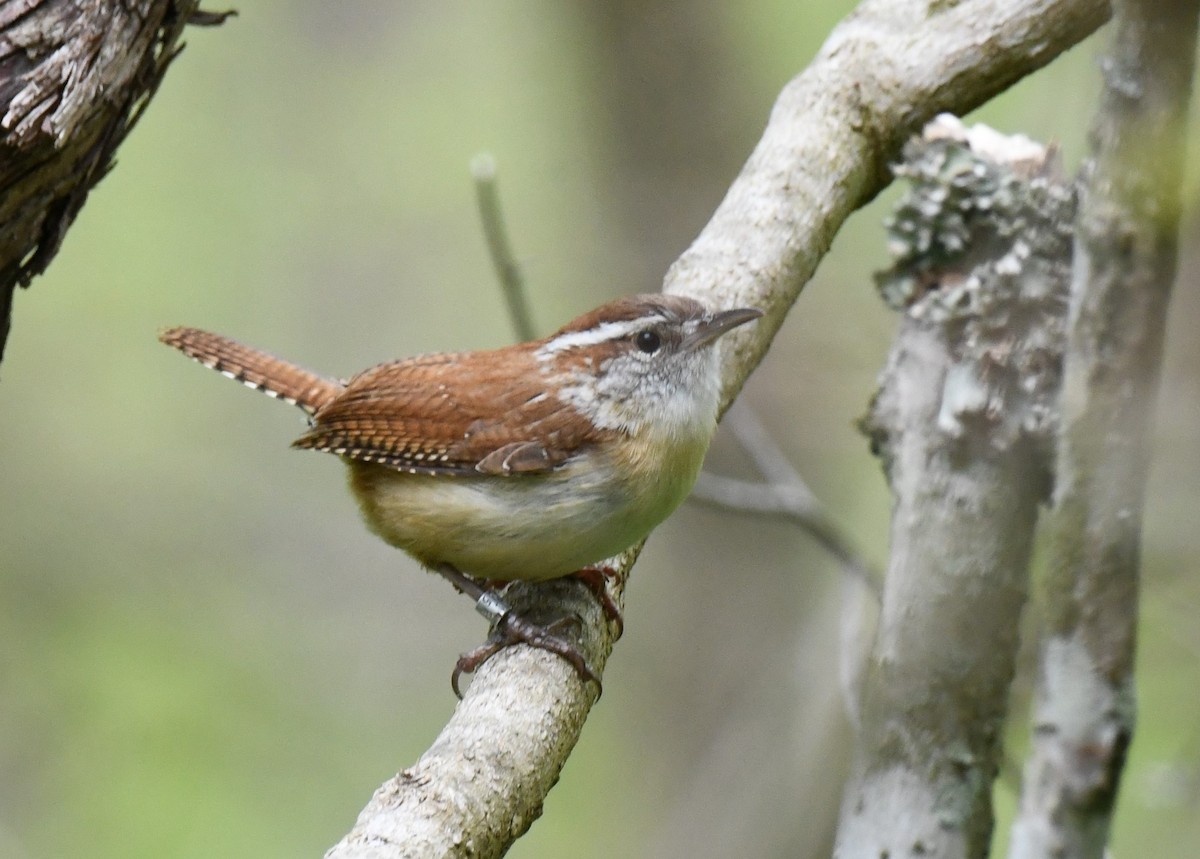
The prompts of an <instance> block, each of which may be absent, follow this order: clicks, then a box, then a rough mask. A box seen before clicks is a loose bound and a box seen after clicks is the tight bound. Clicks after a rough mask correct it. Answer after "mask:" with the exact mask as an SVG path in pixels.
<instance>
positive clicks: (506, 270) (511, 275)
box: [471, 152, 537, 341]
mask: <svg viewBox="0 0 1200 859" xmlns="http://www.w3.org/2000/svg"><path fill="white" fill-rule="evenodd" d="M471 176H472V177H474V179H475V199H476V200H477V201H478V203H479V220H480V223H481V224H482V226H483V235H484V238H485V239H487V246H488V256H490V257H491V259H492V265H494V266H495V267H496V277H497V278H498V279H499V281H500V288H501V290H502V291H503V292H504V300H505V302H506V303H507V305H508V318H509V319H510V320H511V321H512V326H513V330H514V331H515V332H516V334H517V340H518V341H521V340H532V339H534V338H535V337H537V333H536V331H535V329H534V327H533V314H532V313H531V312H530V310H529V299H528V297H527V296H526V295H525V281H524V278H522V277H521V267H520V266H519V265H518V264H517V258H516V256H515V255H514V254H513V250H512V243H511V242H510V241H509V239H508V230H507V228H506V227H505V225H504V214H503V212H502V211H501V209H500V195H499V193H498V192H497V191H496V160H495V159H494V158H492V156H491V155H489V154H487V153H486V152H484V153H480V154H479V155H476V156H475V157H474V158H473V159H471Z"/></svg>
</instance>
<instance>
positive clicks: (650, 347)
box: [633, 328, 662, 355]
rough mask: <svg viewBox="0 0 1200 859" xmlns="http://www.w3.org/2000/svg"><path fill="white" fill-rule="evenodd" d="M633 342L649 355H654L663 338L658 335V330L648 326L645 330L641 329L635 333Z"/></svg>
mask: <svg viewBox="0 0 1200 859" xmlns="http://www.w3.org/2000/svg"><path fill="white" fill-rule="evenodd" d="M633 343H634V345H635V346H637V347H638V348H639V349H641V350H642V351H643V352H645V353H646V354H647V355H652V354H653V353H655V352H657V351H658V347H659V346H661V345H662V338H661V337H659V336H658V332H657V331H652V330H650V329H649V328H647V329H646V330H645V331H639V332H638V333H637V334H636V335H634V338H633Z"/></svg>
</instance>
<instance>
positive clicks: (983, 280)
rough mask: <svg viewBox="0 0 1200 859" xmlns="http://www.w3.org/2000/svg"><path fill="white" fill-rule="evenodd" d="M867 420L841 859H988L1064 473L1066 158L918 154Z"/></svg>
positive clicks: (965, 145)
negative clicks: (1059, 433)
mask: <svg viewBox="0 0 1200 859" xmlns="http://www.w3.org/2000/svg"><path fill="white" fill-rule="evenodd" d="M898 172H899V173H900V175H902V176H904V177H905V178H907V179H908V180H909V181H910V182H911V183H912V186H913V187H912V189H911V190H910V191H909V193H908V195H907V196H906V198H905V199H904V200H903V201H902V203H901V205H900V206H899V207H898V210H897V212H896V214H895V215H894V216H893V218H892V220H891V225H890V230H889V246H891V247H892V248H893V249H894V250H893V252H894V253H895V252H899V260H898V262H897V264H896V265H895V267H894V268H893V269H892V271H890V272H888V273H887V275H886V276H885V277H883V278H881V282H880V288H881V291H882V293H883V295H884V297H885V298H886V299H887V300H888V302H889V303H890V304H892V305H893V306H897V307H900V308H903V309H904V312H905V315H904V319H903V321H902V322H901V325H900V331H899V333H898V334H897V337H896V342H895V344H894V345H893V347H892V352H891V355H890V356H889V359H888V363H887V367H886V369H885V370H884V372H883V376H882V378H881V380H880V388H879V392H878V393H877V394H876V397H875V400H874V402H873V403H872V406H871V412H870V414H869V415H868V416H867V418H866V419H865V421H864V428H865V429H866V430H867V431H868V433H869V435H870V436H871V439H872V448H873V449H874V450H876V451H877V453H878V454H879V455H880V457H881V458H882V460H883V462H884V468H885V471H886V472H887V476H888V482H889V485H890V486H891V489H892V493H893V495H894V497H895V502H894V507H893V511H892V530H891V548H890V555H891V557H890V561H889V565H888V570H887V576H886V578H885V583H884V593H883V604H882V612H881V615H880V620H879V628H878V633H877V637H876V642H875V648H874V651H873V653H872V655H871V661H870V665H869V668H868V677H867V682H866V689H865V694H864V708H863V720H862V730H861V732H860V736H859V744H858V755H857V759H856V761H855V766H854V773H853V775H852V777H851V779H850V782H849V784H848V785H847V787H846V793H845V798H844V801H843V805H842V819H841V825H840V827H839V831H838V841H837V848H836V852H835V855H837V856H842V857H846V859H852V857H860V856H895V857H899V856H921V855H929V856H938V857H943V859H954V857H982V856H986V855H987V850H988V845H989V843H990V840H991V832H992V825H993V821H992V809H991V790H992V782H993V781H994V779H995V776H996V773H997V771H998V769H999V764H1000V760H1001V756H1002V748H1001V744H1000V737H1001V733H1002V728H1003V725H1004V718H1005V713H1006V705H1007V700H1008V688H1009V684H1010V683H1011V681H1012V676H1013V673H1014V670H1015V660H1016V653H1017V640H1018V625H1019V620H1020V616H1021V610H1022V608H1023V606H1024V602H1025V595H1026V591H1027V586H1028V578H1029V557H1030V553H1031V550H1032V544H1033V532H1034V523H1035V521H1036V519H1037V510H1038V505H1039V504H1040V503H1041V502H1042V501H1043V500H1044V499H1045V498H1046V496H1047V494H1048V491H1049V486H1050V461H1049V459H1050V457H1049V455H1048V452H1049V451H1050V450H1052V443H1053V438H1054V432H1055V430H1056V428H1057V423H1056V421H1055V410H1054V404H1055V402H1056V400H1057V396H1058V390H1059V381H1060V368H1061V356H1062V349H1063V343H1064V340H1065V337H1064V327H1065V309H1066V296H1067V289H1068V284H1069V280H1070V270H1071V268H1070V253H1071V232H1070V229H1069V224H1070V223H1071V222H1072V220H1073V214H1074V195H1073V193H1072V191H1071V190H1070V186H1069V185H1068V183H1067V182H1066V181H1065V180H1064V179H1063V178H1062V177H1061V175H1059V171H1058V170H1057V165H1056V164H1055V162H1054V158H1053V155H1052V154H1050V153H1048V152H1047V151H1046V150H1045V149H1043V148H1042V147H1039V146H1036V145H1034V144H1032V143H1030V142H1029V141H1028V140H1025V139H1022V138H1005V137H1000V136H999V135H996V134H994V133H989V131H988V130H987V129H982V128H978V129H973V130H972V131H971V133H970V135H969V136H968V134H967V133H966V131H965V130H964V129H962V128H961V126H960V125H959V124H958V123H957V120H952V119H950V118H943V119H942V120H939V121H938V122H935V123H932V124H931V125H930V126H929V128H928V129H926V132H925V136H924V138H923V139H922V140H921V141H919V142H917V141H915V142H914V143H913V145H912V146H911V147H910V148H909V151H908V152H907V155H906V158H905V161H904V163H903V165H902V166H901V167H900V168H899V170H898Z"/></svg>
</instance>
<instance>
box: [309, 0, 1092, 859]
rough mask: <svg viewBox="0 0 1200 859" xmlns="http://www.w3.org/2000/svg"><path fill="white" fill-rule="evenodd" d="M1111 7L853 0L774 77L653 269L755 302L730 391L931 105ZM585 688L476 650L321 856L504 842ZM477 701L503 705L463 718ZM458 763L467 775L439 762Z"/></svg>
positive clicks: (577, 608) (572, 721)
mask: <svg viewBox="0 0 1200 859" xmlns="http://www.w3.org/2000/svg"><path fill="white" fill-rule="evenodd" d="M1108 14H1109V11H1108V4H1107V2H1105V0H976V2H970V3H958V4H953V3H944V4H931V3H928V2H920V1H919V0H865V2H863V3H862V4H861V5H860V6H859V7H858V8H857V9H856V11H855V12H854V13H853V14H852V15H851V16H850V17H849V18H847V19H846V20H845V21H844V22H843V23H842V24H841V25H839V26H838V28H837V29H836V30H835V31H834V33H833V34H832V35H831V36H830V38H829V40H828V42H827V43H826V45H825V47H824V48H823V49H822V51H821V52H820V54H819V55H818V57H817V58H816V59H815V60H814V62H813V64H812V65H811V66H810V67H809V68H808V69H807V70H806V71H805V72H803V73H802V74H801V75H800V76H798V77H797V78H795V79H794V80H793V81H792V82H791V83H789V84H788V85H787V87H786V88H785V89H784V91H783V93H782V94H781V95H780V97H779V99H778V101H777V102H776V105H775V108H774V110H773V111H772V114H771V118H770V121H769V123H768V125H767V128H766V130H765V132H764V134H763V137H762V139H761V140H760V142H759V144H758V146H757V147H756V149H755V151H754V153H753V154H752V155H751V157H750V160H749V161H748V162H747V164H746V166H745V167H744V168H743V170H742V172H741V175H740V176H739V177H738V179H737V180H736V181H735V182H734V184H733V186H732V187H731V188H730V190H729V192H728V194H727V195H726V197H725V199H724V201H723V202H722V203H721V205H720V206H719V207H718V209H717V211H716V213H715V214H714V216H713V218H712V220H711V221H710V222H709V224H708V226H707V227H705V229H704V231H703V232H702V233H701V234H700V236H699V237H698V238H697V240H696V242H695V243H694V244H693V245H692V246H691V248H689V249H688V251H687V252H686V253H684V255H683V256H682V257H680V259H679V260H678V261H677V262H676V263H675V264H674V266H672V268H671V270H670V272H669V273H668V275H667V277H666V282H665V284H664V288H665V289H666V290H667V291H670V292H680V293H687V294H691V295H695V296H697V297H700V298H702V299H704V300H705V301H707V302H709V303H710V304H713V305H716V306H723V307H733V306H745V305H754V306H758V307H761V308H763V309H764V310H765V311H766V314H767V315H766V316H765V317H764V318H763V319H762V320H760V321H759V322H758V323H757V324H756V325H754V326H750V328H751V329H753V330H747V331H743V332H735V333H734V334H731V335H730V337H729V338H726V340H727V342H726V343H725V345H724V349H723V355H724V360H725V368H724V376H723V378H724V391H725V397H724V402H725V404H726V405H727V404H728V403H729V402H731V401H732V399H733V398H734V396H735V395H736V393H737V392H738V391H739V390H740V389H741V386H742V385H743V383H744V382H745V380H746V377H747V376H748V375H749V374H750V372H751V371H752V370H753V369H754V367H755V366H757V364H758V362H759V361H761V360H762V358H763V356H764V355H765V354H766V352H767V350H768V348H769V347H770V342H771V339H772V338H773V336H774V334H775V332H776V331H777V330H778V329H779V326H780V325H781V324H782V322H783V319H784V316H785V315H786V313H787V310H788V308H789V307H790V306H791V304H792V302H793V301H795V299H796V297H797V296H798V295H799V292H800V290H801V288H802V287H803V285H804V283H805V282H806V281H807V280H808V278H809V277H810V276H811V275H812V273H813V270H814V269H815V268H816V265H817V262H818V261H819V260H820V258H821V256H822V255H823V254H824V253H825V251H826V250H827V249H828V247H829V244H830V242H831V241H832V239H833V236H834V234H835V233H836V232H837V230H838V228H839V227H840V226H841V224H842V222H843V221H844V220H845V219H846V218H847V217H848V216H849V215H850V213H851V212H853V211H854V210H855V209H856V208H858V207H859V206H861V205H863V204H864V203H866V202H868V201H869V200H870V199H871V198H872V197H874V195H875V194H876V193H878V192H879V190H880V189H881V188H882V187H883V186H884V185H885V184H886V183H887V182H888V178H889V172H888V165H889V163H890V162H891V161H892V160H893V159H895V158H896V156H897V155H898V153H899V149H900V145H901V144H902V142H903V141H905V140H906V139H907V138H908V137H909V136H910V135H911V134H912V133H913V132H915V131H916V130H918V129H919V128H920V127H921V126H922V125H923V123H924V122H925V121H926V120H928V119H929V118H931V117H932V116H934V115H935V114H937V113H938V112H940V111H944V110H950V111H955V112H959V113H962V112H966V111H969V110H971V109H972V108H974V107H976V106H978V105H979V104H982V103H983V102H984V101H986V100H987V99H988V98H990V97H991V96H993V95H995V94H996V93H998V92H1001V91H1002V90H1003V89H1005V88H1006V87H1007V86H1009V85H1010V84H1012V83H1013V82H1015V81H1016V80H1018V79H1019V78H1021V77H1022V76H1024V75H1026V74H1029V73H1030V72H1032V71H1035V70H1036V69H1038V68H1040V67H1041V66H1043V65H1045V64H1046V63H1047V62H1049V61H1050V60H1051V59H1053V58H1054V57H1055V56H1057V55H1058V54H1059V53H1061V52H1062V51H1064V50H1066V49H1067V48H1069V47H1071V46H1072V45H1074V44H1075V43H1076V42H1078V41H1079V40H1081V39H1083V38H1084V37H1086V36H1087V35H1088V34H1089V33H1091V32H1092V31H1093V30H1095V29H1096V28H1097V27H1098V26H1100V25H1101V24H1102V23H1103V22H1104V21H1105V20H1106V19H1107V17H1108ZM635 556H636V553H630V554H628V556H627V557H626V558H625V559H624V561H623V562H622V563H621V565H620V570H621V572H622V574H627V573H628V571H629V569H630V567H631V565H632V562H633V559H634V557H635ZM544 587H545V586H544ZM549 587H553V588H555V589H558V588H563V589H564V590H563V591H562V592H563V593H569V594H571V595H572V599H574V600H576V601H575V602H574V603H570V602H568V603H564V604H560V605H557V606H555V604H554V600H553V599H551V600H549V601H548V603H547V605H548V606H549V607H553V611H552V613H557V615H558V616H564V615H567V614H570V613H572V612H576V613H578V612H581V611H583V610H584V603H586V602H587V600H586V599H584V598H583V597H581V595H580V593H579V591H578V590H576V589H575V587H574V586H573V585H572V584H571V583H555V584H553V585H551V586H549ZM580 599H582V600H583V602H579V600H580ZM585 616H586V617H587V618H588V619H589V620H588V622H587V623H585V625H584V629H583V638H584V645H583V646H584V649H585V653H588V654H589V657H590V658H591V657H592V655H593V654H594V658H593V661H592V664H593V665H594V666H595V667H596V668H597V669H598V670H599V669H602V668H603V663H604V657H605V656H606V654H607V652H608V650H609V648H610V647H611V632H610V630H609V629H608V625H607V624H604V623H603V622H602V620H601V618H600V615H599V613H598V612H596V611H594V607H593V610H591V611H588V612H586V614H585ZM697 634H702V631H698V633H697ZM481 696H486V697H487V698H489V699H492V703H491V704H489V705H487V706H485V705H484V703H483V702H482V701H478V700H477V699H478V698H480V697H481ZM592 698H593V693H592V692H591V691H590V690H589V689H588V688H587V687H584V686H582V685H581V682H580V680H579V679H578V677H577V676H576V675H575V674H574V672H573V671H572V670H571V669H570V668H569V667H567V666H566V665H564V664H562V661H561V660H560V659H558V657H555V656H553V655H551V654H548V653H543V652H530V651H529V650H528V649H527V648H524V647H518V648H513V649H511V650H510V652H506V653H505V654H503V655H502V657H501V658H497V659H493V660H491V661H489V662H488V663H486V664H485V665H484V666H483V667H482V668H481V669H480V671H479V673H478V676H477V677H476V679H475V681H474V683H473V685H472V687H471V689H470V690H469V691H468V693H467V696H466V700H465V701H464V702H463V704H462V705H460V708H459V711H458V712H456V714H455V716H454V717H453V718H452V720H451V723H450V724H449V725H448V726H447V728H446V730H445V732H444V733H443V734H442V736H440V737H439V738H438V740H437V741H436V743H435V745H434V747H433V748H432V749H431V750H430V751H429V752H428V753H427V754H426V755H425V756H423V757H422V759H421V761H419V762H418V763H417V764H416V765H415V766H414V767H413V768H410V769H409V770H406V771H405V772H404V773H401V774H400V775H399V776H397V777H396V778H395V779H393V780H391V781H389V782H388V783H387V784H385V785H384V786H383V787H382V788H380V790H379V791H378V792H377V793H376V796H375V798H374V799H373V800H372V802H371V804H370V805H369V806H368V807H367V809H365V810H364V811H363V813H362V814H361V815H360V817H359V821H358V823H357V824H356V825H355V827H354V829H353V830H352V831H351V832H350V833H349V834H348V835H347V836H346V838H345V839H343V841H342V842H340V843H339V844H338V845H336V846H335V847H334V848H332V849H331V851H330V852H329V854H327V855H329V856H336V857H339V859H344V857H350V856H356V857H357V856H372V857H399V856H472V857H485V856H499V855H502V854H503V853H504V851H505V850H506V849H507V848H508V846H509V844H511V839H513V838H515V837H517V836H518V835H520V833H521V832H523V831H524V830H525V829H526V828H527V827H528V826H529V824H530V822H531V821H532V820H533V819H535V818H536V817H537V815H538V814H539V813H540V810H541V806H542V802H543V800H544V798H545V792H546V791H547V790H548V789H549V787H550V785H551V784H553V780H554V778H555V776H556V775H557V773H558V772H559V770H560V769H561V768H562V765H563V763H564V761H565V759H566V756H567V755H568V754H569V752H570V750H571V747H572V746H573V744H574V741H575V739H576V737H577V736H578V731H579V727H580V726H581V725H582V722H583V720H584V718H585V717H586V713H587V711H588V708H589V707H590V706H591V703H592ZM490 712H504V713H506V714H507V717H508V718H507V719H506V720H499V721H495V720H486V727H483V726H481V725H480V724H476V723H475V720H476V719H477V718H478V719H483V718H484V716H483V715H482V714H484V713H490ZM509 720H511V724H512V726H513V729H512V730H510V729H509V728H508V727H507V725H508V724H509ZM532 726H536V728H534V727H532ZM427 759H430V760H429V763H428V765H427V764H426V760H427ZM456 760H457V761H462V762H465V763H468V764H469V766H470V778H463V777H460V776H459V775H457V774H455V773H453V772H452V770H453V767H446V766H444V765H443V764H444V762H446V761H456ZM483 809H486V818H487V819H486V820H485V819H483V817H481V815H480V813H479V812H480V810H483Z"/></svg>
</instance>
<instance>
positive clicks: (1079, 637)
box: [1009, 0, 1200, 859]
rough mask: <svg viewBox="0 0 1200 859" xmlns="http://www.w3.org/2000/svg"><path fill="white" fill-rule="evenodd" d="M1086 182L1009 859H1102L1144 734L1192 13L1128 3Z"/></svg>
mask: <svg viewBox="0 0 1200 859" xmlns="http://www.w3.org/2000/svg"><path fill="white" fill-rule="evenodd" d="M1114 6H1115V12H1116V18H1117V27H1116V35H1115V43H1114V46H1113V48H1112V50H1111V53H1110V55H1109V58H1108V59H1107V61H1106V62H1105V63H1104V66H1103V68H1104V76H1105V79H1104V92H1103V96H1102V101H1101V105H1100V110H1099V112H1098V114H1097V117H1096V120H1095V124H1094V126H1093V146H1094V158H1093V160H1092V163H1091V164H1090V165H1088V167H1087V168H1086V171H1085V176H1084V180H1083V190H1082V197H1081V202H1080V211H1079V222H1078V227H1077V239H1076V248H1075V275H1074V283H1073V286H1072V296H1071V319H1072V323H1073V324H1072V327H1071V331H1070V334H1069V342H1068V351H1067V355H1066V359H1065V366H1064V381H1063V397H1062V412H1063V417H1062V420H1063V427H1062V434H1061V438H1060V441H1059V448H1058V474H1057V483H1056V487H1055V504H1054V512H1053V515H1052V517H1051V527H1050V534H1051V547H1052V548H1051V559H1050V572H1049V575H1048V581H1047V605H1046V627H1047V628H1046V632H1045V641H1044V642H1043V646H1042V652H1041V664H1040V669H1039V679H1038V688H1037V693H1036V696H1035V702H1034V715H1033V721H1034V725H1033V749H1032V753H1031V756H1030V759H1029V762H1028V764H1027V766H1026V770H1025V781H1024V785H1023V790H1022V796H1021V807H1020V811H1019V813H1018V818H1017V821H1016V823H1015V825H1014V828H1013V838H1012V847H1011V851H1010V854H1009V855H1010V856H1011V857H1012V858H1013V859H1027V857H1028V858H1029V859H1031V858H1032V857H1042V856H1072V857H1096V859H1099V857H1100V856H1102V855H1104V852H1105V847H1106V845H1107V842H1108V833H1109V827H1110V825H1111V822H1112V812H1113V808H1114V805H1115V802H1116V796H1117V787H1118V784H1119V782H1120V776H1121V770H1122V767H1123V765H1124V761H1125V752H1126V749H1127V748H1128V746H1129V742H1130V740H1131V738H1132V735H1133V727H1134V695H1133V662H1134V645H1135V639H1136V629H1137V614H1138V580H1139V561H1140V540H1141V527H1142V506H1143V499H1144V493H1145V485H1146V474H1147V468H1148V463H1149V456H1150V450H1149V431H1150V425H1151V417H1152V415H1153V413H1154V402H1155V397H1156V394H1157V388H1158V380H1159V372H1160V364H1161V356H1162V347H1163V332H1164V326H1165V322H1166V311H1167V302H1168V298H1169V296H1170V290H1171V284H1172V281H1173V280H1174V276H1175V258H1176V240H1177V231H1178V223H1179V211H1180V188H1181V187H1182V185H1183V182H1182V178H1183V162H1184V151H1185V136H1184V135H1185V126H1186V115H1187V105H1188V99H1189V95H1190V91H1191V83H1192V75H1193V71H1194V62H1195V61H1194V54H1195V50H1196V31H1197V14H1198V8H1200V3H1197V2H1196V0H1121V2H1117V3H1115V4H1114Z"/></svg>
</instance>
